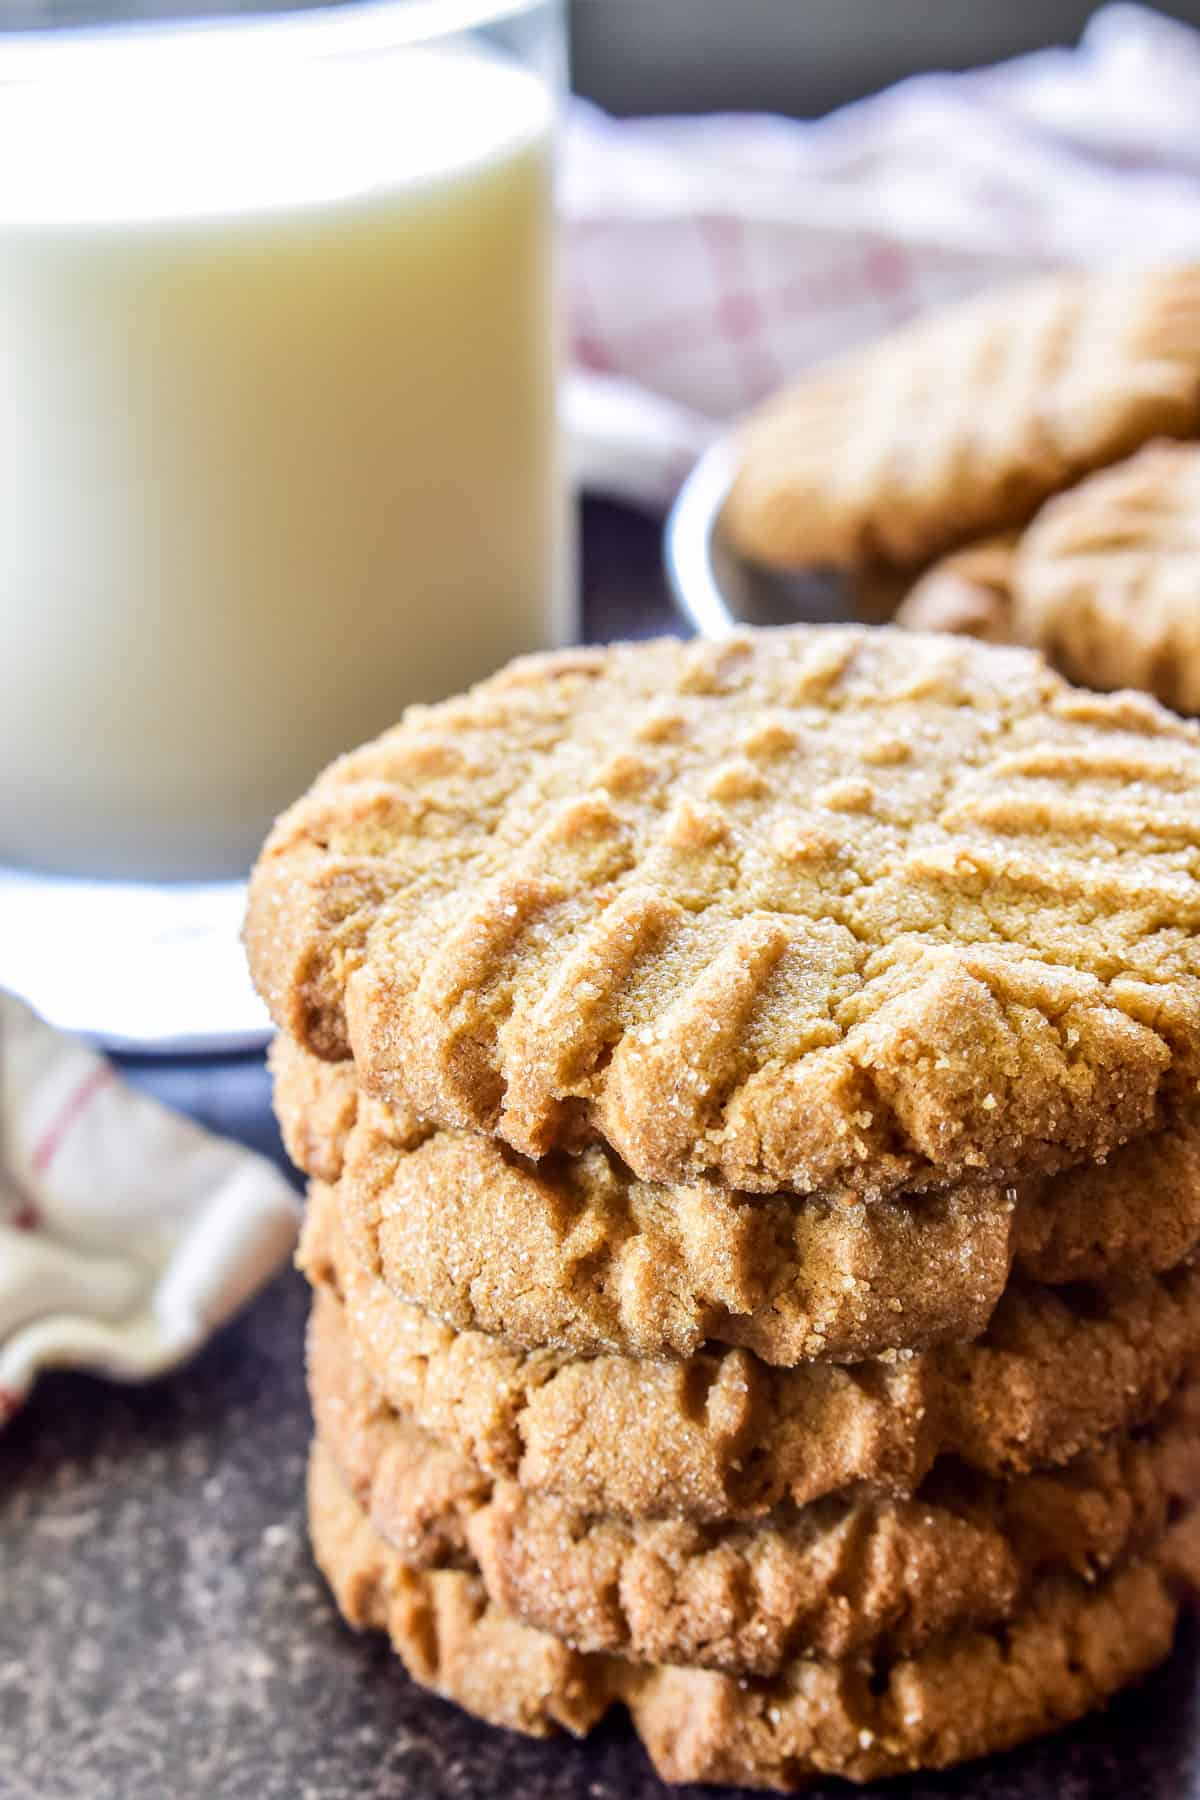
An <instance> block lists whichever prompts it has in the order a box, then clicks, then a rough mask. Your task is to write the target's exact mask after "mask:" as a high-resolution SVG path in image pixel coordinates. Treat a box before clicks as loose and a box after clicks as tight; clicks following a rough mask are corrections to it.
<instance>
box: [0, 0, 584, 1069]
mask: <svg viewBox="0 0 1200 1800" xmlns="http://www.w3.org/2000/svg"><path fill="white" fill-rule="evenodd" d="M564 67H565V53H564V21H563V15H562V6H561V3H560V0H393V3H391V4H387V5H381V6H358V5H356V6H347V7H330V8H322V9H319V10H313V11H309V12H301V13H291V14H284V15H257V16H250V17H240V18H236V19H233V18H225V19H220V20H218V21H215V22H213V21H208V22H205V23H203V24H200V23H189V24H187V25H162V26H150V27H147V26H139V27H130V26H121V27H117V28H112V29H101V30H88V31H87V32H85V33H80V32H77V31H71V32H48V33H41V34H36V35H34V34H28V33H18V34H12V35H8V36H5V35H2V34H0V626H2V629H3V637H4V656H3V658H0V920H2V922H3V924H4V927H5V928H4V930H3V931H0V984H3V985H7V986H10V987H14V988H16V989H17V991H19V992H22V993H24V994H25V995H26V996H27V997H28V998H29V999H30V1000H31V1001H32V1002H33V1003H34V1004H35V1005H36V1006H37V1007H38V1008H39V1009H40V1010H41V1011H42V1012H43V1013H45V1014H46V1015H47V1016H49V1017H50V1018H52V1019H54V1020H55V1021H57V1022H59V1023H62V1024H65V1025H69V1026H72V1027H74V1028H76V1029H81V1030H84V1031H87V1032H90V1033H92V1034H93V1035H97V1036H100V1037H102V1038H104V1039H106V1040H107V1041H110V1042H116V1043H122V1044H126V1045H129V1044H137V1045H141V1046H143V1047H144V1046H146V1045H153V1044H160V1045H162V1046H163V1047H169V1048H180V1047H182V1046H185V1045H186V1046H189V1047H196V1046H199V1045H212V1046H214V1047H215V1046H217V1045H223V1046H228V1045H230V1044H233V1043H244V1042H246V1041H248V1040H250V1039H252V1038H254V1037H255V1036H257V1035H259V1034H260V1033H261V1032H262V1030H263V1025H264V1020H263V1015H262V1014H261V1012H260V1010H259V1008H258V1005H257V1002H256V1001H255V1000H254V998H253V996H252V995H251V994H250V992H249V989H248V986H247V984H246V981H245V977H244V974H243V972H242V962H241V955H240V949H239V947H238V944H237V930H238V925H239V923H240V915H241V903H242V889H241V883H242V879H243V878H244V875H245V872H246V869H247V867H248V865H249V862H250V860H251V859H252V857H253V855H254V852H255V850H256V848H257V846H258V844H259V843H260V841H261V839H262V837H263V835H264V833H265V831H266V830H267V828H268V826H269V824H270V822H271V819H272V817H273V816H274V815H275V813H276V812H277V811H278V810H279V809H280V808H282V807H283V806H285V805H286V804H287V803H288V802H289V801H290V800H292V799H293V798H295V797H296V796H297V795H298V794H299V793H300V792H301V791H302V790H303V789H304V787H305V786H306V785H307V784H308V782H309V781H310V780H311V778H312V777H313V775H314V774H315V773H316V772H317V770H318V769H319V768H320V767H321V766H322V765H323V764H324V763H325V762H327V761H328V760H329V759H330V758H331V757H332V756H334V755H336V754H337V753H338V752H339V751H341V750H344V749H348V748H349V747H351V746H352V745H354V744H356V743H358V742H361V741H362V740H363V739H364V738H367V737H370V736H371V735H372V734H373V733H375V732H378V731H379V730H381V729H383V728H384V727H385V726H386V725H388V724H390V723H391V722H393V721H394V720H395V719H396V718H397V717H398V716H399V714H400V712H401V710H402V709H403V707H404V706H405V705H406V704H408V703H409V702H410V701H413V700H435V699H438V698H440V697H441V696H443V695H445V694H447V693H450V692H452V691H454V690H455V689H457V688H460V687H462V686H464V685H465V684H467V683H468V682H470V681H473V680H475V679H477V678H479V677H480V676H482V675H484V674H486V673H488V672H489V671H490V670H491V669H492V668H494V667H495V666H496V665H497V664H498V663H500V662H503V661H504V660H505V659H506V658H507V657H509V656H511V655H514V654H516V653H518V652H520V651H525V650H533V649H538V648H543V647H547V646H551V645H554V644H556V643H560V642H563V641H565V640H567V639H569V637H570V636H571V634H572V631H573V628H574V574H573V559H572V555H571V544H570V529H569V517H568V500H567V496H566V491H565V484H564V475H563V470H562V467H561V460H560V454H559V437H558V426H557V419H556V405H555V378H556V369H557V334H556V329H555V319H554V311H555V308H554V258H553V209H552V193H551V182H552V170H551V158H552V139H553V122H554V112H555V104H556V100H557V98H558V95H559V92H560V88H561V84H562V80H563V72H564Z"/></svg>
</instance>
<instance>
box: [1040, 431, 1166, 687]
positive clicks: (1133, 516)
mask: <svg viewBox="0 0 1200 1800" xmlns="http://www.w3.org/2000/svg"><path fill="white" fill-rule="evenodd" d="M1013 593H1014V607H1013V625H1014V629H1015V632H1016V634H1017V635H1019V637H1020V638H1021V640H1022V641H1023V642H1025V643H1029V644H1036V645H1037V646H1038V648H1039V649H1041V650H1043V651H1044V652H1045V654H1046V655H1047V656H1048V657H1049V658H1050V660H1051V661H1052V662H1053V663H1054V665H1055V667H1056V668H1059V669H1061V670H1062V672H1063V674H1064V675H1066V676H1067V677H1068V678H1069V679H1070V680H1072V681H1077V682H1079V683H1081V684H1082V685H1083V686H1084V687H1092V688H1101V689H1108V688H1122V687H1131V688H1143V689H1145V690H1146V692H1148V693H1151V694H1155V695H1157V697H1158V698H1159V699H1160V700H1162V701H1163V702H1164V703H1165V704H1166V705H1167V706H1171V707H1174V709H1175V710H1176V712H1180V713H1200V447H1198V446H1196V445H1194V444H1153V445H1151V446H1150V447H1149V448H1148V449H1145V450H1142V451H1141V452H1140V453H1139V454H1138V455H1137V456H1133V457H1130V459H1129V460H1128V461H1127V462H1123V463H1119V464H1118V465H1117V467H1116V468H1112V469H1108V470H1106V471H1105V472H1104V473H1103V474H1100V475H1094V476H1093V477H1092V478H1091V480H1089V481H1084V482H1081V483H1080V484H1079V486H1078V487H1076V488H1073V489H1072V490H1071V491H1070V492H1069V493H1066V494H1060V495H1059V496H1058V498H1057V499H1055V500H1051V501H1050V502H1049V503H1048V504H1047V505H1046V506H1044V507H1043V509H1042V511H1041V512H1040V513H1039V514H1038V516H1037V518H1036V519H1035V520H1034V522H1033V524H1032V525H1031V526H1030V527H1029V529H1028V531H1026V533H1025V535H1024V537H1023V538H1022V539H1021V545H1020V550H1019V553H1018V555H1017V557H1016V559H1015V565H1014V571H1013Z"/></svg>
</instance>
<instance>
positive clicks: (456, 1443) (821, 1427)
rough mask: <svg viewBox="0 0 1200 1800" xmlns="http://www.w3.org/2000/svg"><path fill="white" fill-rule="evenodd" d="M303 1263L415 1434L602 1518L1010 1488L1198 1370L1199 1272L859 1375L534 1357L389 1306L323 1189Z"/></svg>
mask: <svg viewBox="0 0 1200 1800" xmlns="http://www.w3.org/2000/svg"><path fill="white" fill-rule="evenodd" d="M301 1263H302V1266H303V1267H304V1269H305V1271H306V1273H307V1274H308V1275H309V1277H310V1279H311V1280H312V1281H313V1283H314V1285H315V1284H319V1283H322V1282H324V1283H327V1284H329V1285H331V1286H333V1287H334V1288H335V1289H336V1291H337V1292H338V1293H339V1295H340V1296H341V1298H342V1300H343V1302H344V1304H345V1306H346V1308H347V1311H348V1314H349V1317H350V1321H351V1329H352V1334H353V1342H354V1347H355V1352H356V1354H358V1355H359V1356H361V1357H362V1358H363V1360H364V1362H365V1364H366V1366H367V1368H368V1370H369V1372H370V1374H371V1377H372V1379H373V1380H374V1381H375V1382H376V1384H377V1385H378V1387H379V1389H380V1391H381V1392H382V1393H383V1394H384V1395H385V1396H386V1397H387V1399H388V1400H389V1401H390V1403H391V1404H392V1406H393V1407H394V1408H395V1409H396V1411H397V1412H398V1413H400V1414H401V1415H402V1417H404V1418H405V1419H406V1420H407V1421H409V1422H411V1423H412V1424H414V1425H417V1426H420V1427H421V1428H422V1429H423V1430H425V1431H428V1432H431V1433H432V1434H433V1435H434V1436H435V1437H437V1438H440V1439H441V1440H442V1441H443V1442H445V1443H446V1444H448V1445H451V1446H452V1447H454V1448H455V1449H457V1450H459V1451H460V1452H462V1453H463V1454H464V1455H465V1456H466V1457H468V1458H469V1459H470V1460H471V1461H472V1462H474V1463H476V1464H477V1465H478V1466H479V1467H480V1468H481V1469H483V1470H484V1471H485V1473H487V1474H488V1475H490V1476H493V1477H502V1476H503V1477H511V1478H512V1479H515V1480H517V1481H519V1482H520V1484H521V1485H522V1487H524V1488H526V1489H528V1490H529V1491H530V1492H531V1493H539V1494H554V1495H557V1496H559V1497H560V1498H563V1499H566V1500H569V1501H571V1502H572V1503H573V1504H575V1505H577V1506H579V1507H580V1508H582V1509H583V1510H585V1511H588V1512H592V1513H615V1514H620V1515H623V1516H625V1517H629V1518H639V1517H662V1516H666V1515H677V1516H686V1517H691V1518H697V1519H727V1520H728V1519H732V1520H748V1519H756V1518H763V1517H765V1516H766V1515H767V1514H768V1513H770V1512H771V1511H772V1510H773V1509H774V1508H775V1507H777V1506H780V1505H782V1504H784V1503H785V1502H791V1503H793V1504H795V1505H804V1504H807V1503H808V1502H810V1501H813V1500H817V1499H820V1498H822V1497H823V1496H824V1495H827V1494H834V1493H837V1492H838V1491H839V1490H841V1489H843V1488H845V1487H848V1486H850V1485H851V1484H853V1483H855V1482H867V1483H870V1484H871V1485H872V1486H873V1487H874V1488H875V1489H877V1490H879V1491H881V1492H888V1493H894V1494H912V1493H914V1492H915V1491H916V1489H917V1488H918V1487H919V1485H920V1484H921V1482H922V1481H923V1480H924V1479H925V1477H926V1476H927V1475H928V1473H929V1470H930V1469H931V1467H932V1466H933V1463H934V1460H935V1459H936V1458H937V1457H938V1456H939V1455H942V1454H943V1453H949V1454H953V1455H956V1456H958V1457H959V1458H960V1459H961V1460H962V1461H964V1462H966V1463H968V1464H969V1465H970V1466H971V1467H972V1468H975V1469H978V1470H980V1471H981V1472H983V1473H986V1474H991V1475H998V1476H1008V1475H1014V1474H1023V1473H1027V1472H1028V1471H1030V1470H1032V1469H1036V1468H1039V1467H1044V1466H1048V1465H1058V1464H1061V1463H1064V1462H1066V1461H1068V1460H1069V1459H1070V1458H1071V1457H1072V1456H1075V1455H1077V1454H1080V1453H1082V1452H1083V1451H1085V1450H1091V1449H1095V1448H1097V1447H1098V1446H1099V1445H1100V1443H1101V1442H1102V1441H1103V1439H1104V1438H1105V1437H1106V1436H1107V1435H1108V1434H1109V1433H1110V1432H1113V1431H1120V1430H1129V1429H1132V1428H1133V1427H1135V1426H1136V1425H1138V1424H1140V1423H1142V1422H1144V1421H1145V1420H1147V1419H1149V1418H1151V1417H1152V1416H1153V1414H1154V1413H1155V1412H1156V1411H1157V1409H1158V1408H1159V1407H1160V1406H1161V1405H1163V1404H1164V1403H1165V1401H1166V1400H1167V1398H1168V1397H1169V1396H1170V1394H1171V1393H1172V1392H1173V1390H1174V1389H1175V1388H1176V1387H1177V1386H1178V1385H1179V1383H1180V1382H1181V1381H1182V1380H1183V1379H1184V1378H1185V1377H1186V1376H1187V1375H1188V1374H1189V1372H1190V1371H1191V1369H1192V1367H1193V1365H1194V1364H1195V1363H1196V1361H1197V1359H1198V1358H1200V1270H1198V1269H1197V1268H1196V1267H1195V1266H1194V1265H1192V1264H1184V1265H1182V1266H1181V1267H1180V1268H1179V1269H1177V1270H1173V1271H1171V1272H1170V1273H1168V1274H1165V1275H1151V1276H1143V1277H1141V1278H1131V1279H1123V1280H1116V1281H1113V1282H1110V1283H1108V1284H1106V1285H1104V1286H1097V1287H1086V1288H1077V1287H1065V1288H1048V1287H1037V1286H1030V1285H1027V1284H1021V1283H1018V1284H1015V1285H1012V1286H1010V1288H1009V1289H1008V1291H1007V1292H1006V1294H1005V1296H1004V1298H1003V1299H1002V1300H1001V1302H1000V1305H999V1306H998V1307H997V1309H996V1312H995V1313H994V1315H993V1317H992V1321H991V1323H990V1325H989V1326H988V1329H987V1331H986V1333H985V1334H984V1336H983V1337H982V1338H980V1339H979V1340H978V1341H977V1342H976V1343H973V1344H942V1345H939V1346H938V1347H937V1348H935V1349H932V1350H928V1351H924V1352H901V1353H898V1354H897V1355H896V1357H895V1358H894V1359H892V1360H886V1361H884V1360H881V1361H878V1362H869V1363H859V1364H855V1365H854V1366H853V1367H850V1368H845V1367H840V1366H837V1365H834V1364H829V1363H805V1364H801V1365H800V1366H799V1367H798V1368H794V1369H774V1368H771V1367H769V1366H768V1365H767V1364H765V1363H763V1362H761V1361H759V1359H758V1358H757V1357H755V1356H752V1355H751V1354H750V1353H749V1352H748V1351H745V1350H742V1349H726V1350H715V1349H714V1350H704V1351H701V1352H699V1353H697V1355H695V1356H693V1357H690V1358H688V1359H686V1360H679V1361H673V1362H662V1361H639V1360H635V1359H633V1358H630V1357H624V1356H611V1355H600V1356H591V1357H576V1356H571V1355H569V1354H567V1353H565V1352H563V1351H553V1350H535V1351H520V1350H516V1349H514V1348H512V1347H510V1346H508V1345H506V1344H504V1343H503V1342H502V1341H501V1340H500V1339H498V1338H494V1337H488V1336H486V1335H485V1334H484V1333H482V1332H477V1331H463V1332H460V1331H455V1330H454V1329H453V1328H452V1327H451V1326H448V1325H445V1324H443V1323H441V1322H440V1321H438V1320H435V1319H433V1318H431V1317H430V1316H429V1315H428V1314H426V1313H424V1312H422V1311H421V1310H420V1309H419V1308H418V1307H414V1306H409V1305H406V1304H405V1303H404V1302H402V1301H400V1300H397V1299H396V1298H395V1296H394V1295H393V1294H391V1293H390V1292H389V1291H388V1289H387V1288H386V1286H385V1285H384V1284H383V1282H382V1281H381V1280H380V1279H379V1277H378V1276H377V1275H376V1274H375V1272H374V1271H373V1270H371V1269H370V1268H369V1267H367V1266H366V1265H364V1264H363V1263H362V1262H361V1261H360V1259H359V1258H358V1257H357V1256H356V1255H355V1254H354V1253H353V1252H352V1251H351V1250H349V1249H348V1248H347V1245H346V1242H345V1239H344V1236H343V1234H342V1232H341V1230H340V1225H339V1219H338V1209H337V1204H336V1199H335V1196H334V1193H333V1190H329V1189H322V1188H320V1187H316V1188H314V1190H313V1193H312V1198H311V1200H310V1206H309V1216H308V1219H307V1220H306V1224H305V1230H304V1235H303V1240H302V1245H301Z"/></svg>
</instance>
